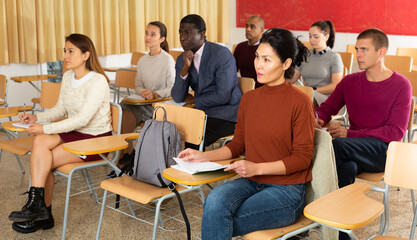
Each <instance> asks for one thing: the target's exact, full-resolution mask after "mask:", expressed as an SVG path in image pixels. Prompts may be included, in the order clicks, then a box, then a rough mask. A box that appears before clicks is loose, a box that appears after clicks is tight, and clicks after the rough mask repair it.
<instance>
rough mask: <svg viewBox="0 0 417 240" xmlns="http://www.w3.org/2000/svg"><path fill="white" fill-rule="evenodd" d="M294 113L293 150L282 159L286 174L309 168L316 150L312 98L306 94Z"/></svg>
mask: <svg viewBox="0 0 417 240" xmlns="http://www.w3.org/2000/svg"><path fill="white" fill-rule="evenodd" d="M292 114H293V116H292V117H293V119H294V120H293V122H292V126H291V127H292V135H293V140H292V146H293V152H292V154H291V155H289V156H288V157H285V158H283V159H282V161H283V162H284V165H285V168H286V174H291V173H294V172H298V171H302V170H305V169H308V168H309V167H310V166H311V160H312V159H313V150H314V113H313V107H312V104H311V100H310V99H309V98H308V97H307V96H306V97H305V100H304V99H303V101H300V102H298V104H297V106H296V107H295V108H294V111H293V113H292Z"/></svg>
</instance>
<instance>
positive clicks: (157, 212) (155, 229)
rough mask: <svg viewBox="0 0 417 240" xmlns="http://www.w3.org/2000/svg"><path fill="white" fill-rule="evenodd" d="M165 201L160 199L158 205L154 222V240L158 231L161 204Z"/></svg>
mask: <svg viewBox="0 0 417 240" xmlns="http://www.w3.org/2000/svg"><path fill="white" fill-rule="evenodd" d="M163 199H164V197H162V198H160V199H159V200H158V202H157V203H156V208H155V220H154V222H153V233H152V240H156V231H158V221H159V216H160V214H161V203H162V201H163Z"/></svg>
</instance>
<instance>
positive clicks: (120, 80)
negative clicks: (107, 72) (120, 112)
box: [116, 68, 137, 89]
mask: <svg viewBox="0 0 417 240" xmlns="http://www.w3.org/2000/svg"><path fill="white" fill-rule="evenodd" d="M136 73H137V71H136V70H134V69H127V68H121V69H119V70H117V71H116V87H123V88H131V89H135V77H136Z"/></svg>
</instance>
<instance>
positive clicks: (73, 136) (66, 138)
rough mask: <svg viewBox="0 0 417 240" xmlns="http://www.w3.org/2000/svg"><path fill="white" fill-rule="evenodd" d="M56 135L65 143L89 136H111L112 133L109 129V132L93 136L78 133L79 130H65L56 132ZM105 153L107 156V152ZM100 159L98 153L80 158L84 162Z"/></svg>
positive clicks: (91, 136) (88, 137)
mask: <svg viewBox="0 0 417 240" xmlns="http://www.w3.org/2000/svg"><path fill="white" fill-rule="evenodd" d="M58 135H59V136H60V137H61V139H62V141H63V142H64V143H67V142H74V141H78V140H84V139H90V138H97V137H104V136H111V135H112V133H111V131H109V132H106V133H102V134H99V135H96V136H94V135H90V134H85V133H80V132H77V131H71V132H67V133H58ZM105 155H106V156H107V153H106V154H105ZM81 159H82V158H81ZM100 159H102V158H101V157H100V156H99V155H98V154H95V155H87V158H86V159H82V160H83V161H84V162H90V161H95V160H100Z"/></svg>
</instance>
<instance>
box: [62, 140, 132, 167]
mask: <svg viewBox="0 0 417 240" xmlns="http://www.w3.org/2000/svg"><path fill="white" fill-rule="evenodd" d="M138 137H139V134H138V133H126V134H120V135H113V136H106V137H99V138H91V139H86V140H80V141H75V142H69V143H64V145H63V146H62V148H63V149H64V150H66V151H68V152H70V153H73V154H75V155H77V156H79V157H81V158H85V157H86V155H94V154H98V155H100V157H101V158H103V159H104V160H105V161H106V162H107V163H108V164H109V165H110V166H111V167H112V168H113V169H114V170H115V171H116V173H117V174H119V173H120V169H119V168H118V167H117V166H116V165H115V164H114V162H113V161H111V160H109V159H108V158H107V156H106V155H104V154H105V153H108V152H113V151H118V150H123V149H126V148H127V147H128V145H129V143H128V142H127V141H129V140H132V139H137V138H138Z"/></svg>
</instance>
